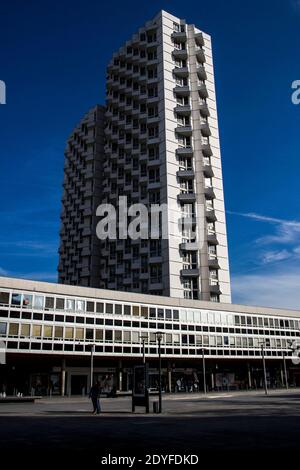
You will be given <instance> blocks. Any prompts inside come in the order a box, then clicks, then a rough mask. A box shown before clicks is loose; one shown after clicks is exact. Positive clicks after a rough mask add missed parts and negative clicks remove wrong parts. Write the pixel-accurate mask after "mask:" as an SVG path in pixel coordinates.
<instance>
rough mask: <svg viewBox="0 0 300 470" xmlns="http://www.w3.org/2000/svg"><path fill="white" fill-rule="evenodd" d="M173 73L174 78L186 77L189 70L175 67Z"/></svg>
mask: <svg viewBox="0 0 300 470" xmlns="http://www.w3.org/2000/svg"><path fill="white" fill-rule="evenodd" d="M173 73H174V75H175V76H176V77H181V78H183V77H188V75H189V69H188V68H187V67H175V68H174V69H173Z"/></svg>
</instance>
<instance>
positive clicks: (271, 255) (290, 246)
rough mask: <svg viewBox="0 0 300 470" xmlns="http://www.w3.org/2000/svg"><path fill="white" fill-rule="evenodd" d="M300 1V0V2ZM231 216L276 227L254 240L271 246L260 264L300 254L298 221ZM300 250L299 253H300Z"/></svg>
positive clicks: (260, 253)
mask: <svg viewBox="0 0 300 470" xmlns="http://www.w3.org/2000/svg"><path fill="white" fill-rule="evenodd" d="M299 1H300V0H299ZM229 214H232V215H238V216H241V217H246V218H248V219H252V220H254V221H257V222H265V223H268V224H270V225H272V226H273V227H274V229H273V231H274V233H271V234H270V235H263V236H261V237H258V238H256V239H255V240H253V242H252V243H254V244H255V245H256V247H266V246H269V247H270V249H269V250H268V251H257V250H256V252H255V256H256V257H257V258H258V261H259V262H260V263H263V264H265V263H271V262H278V261H283V260H285V259H288V258H290V257H291V256H295V254H296V255H298V254H300V222H299V221H297V220H286V219H278V218H275V217H269V216H265V215H261V214H256V213H254V212H247V213H243V212H231V211H229ZM276 245H285V246H286V247H284V248H282V249H278V247H277V246H276ZM298 250H299V251H298Z"/></svg>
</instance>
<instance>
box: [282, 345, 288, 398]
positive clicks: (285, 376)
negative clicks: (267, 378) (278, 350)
mask: <svg viewBox="0 0 300 470" xmlns="http://www.w3.org/2000/svg"><path fill="white" fill-rule="evenodd" d="M286 354H287V353H286V352H285V351H283V354H282V356H283V370H284V381H285V387H286V389H287V390H288V388H289V384H288V378H287V371H286V360H285V356H286Z"/></svg>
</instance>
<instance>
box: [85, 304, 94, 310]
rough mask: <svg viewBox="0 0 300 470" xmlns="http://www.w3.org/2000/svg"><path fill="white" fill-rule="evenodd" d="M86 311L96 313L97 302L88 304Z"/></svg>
mask: <svg viewBox="0 0 300 470" xmlns="http://www.w3.org/2000/svg"><path fill="white" fill-rule="evenodd" d="M86 310H87V312H94V311H95V302H87V303H86Z"/></svg>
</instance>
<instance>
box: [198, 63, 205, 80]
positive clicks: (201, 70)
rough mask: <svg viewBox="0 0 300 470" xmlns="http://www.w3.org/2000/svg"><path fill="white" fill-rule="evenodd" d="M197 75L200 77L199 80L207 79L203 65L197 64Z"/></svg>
mask: <svg viewBox="0 0 300 470" xmlns="http://www.w3.org/2000/svg"><path fill="white" fill-rule="evenodd" d="M197 75H198V77H199V78H200V80H207V73H206V71H205V68H204V66H203V65H198V67H197Z"/></svg>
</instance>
